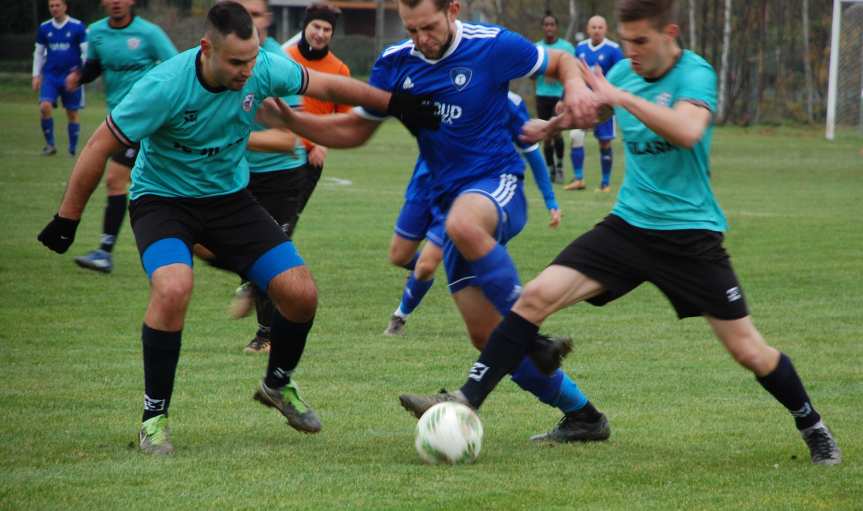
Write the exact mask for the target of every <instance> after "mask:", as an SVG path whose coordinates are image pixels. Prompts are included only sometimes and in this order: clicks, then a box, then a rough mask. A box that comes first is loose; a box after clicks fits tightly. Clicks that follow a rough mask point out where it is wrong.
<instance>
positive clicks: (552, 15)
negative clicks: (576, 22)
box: [542, 10, 560, 25]
mask: <svg viewBox="0 0 863 511" xmlns="http://www.w3.org/2000/svg"><path fill="white" fill-rule="evenodd" d="M545 18H551V19H553V20H554V24H555V25H558V24H560V22H559V21H557V16H555V15H554V13H553V12H551V11H550V10H549V11H545V14H543V15H542V22H543V23H545Z"/></svg>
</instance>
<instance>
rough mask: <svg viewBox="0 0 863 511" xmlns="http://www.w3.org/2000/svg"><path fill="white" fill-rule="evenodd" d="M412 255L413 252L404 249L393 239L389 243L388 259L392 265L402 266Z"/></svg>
mask: <svg viewBox="0 0 863 511" xmlns="http://www.w3.org/2000/svg"><path fill="white" fill-rule="evenodd" d="M412 257H413V252H411V251H410V250H406V249H405V247H404V246H403V244H402V243H399V242H397V241H393V242H392V243H390V250H389V259H390V263H392V265H393V266H399V267H403V266H404V265H406V264H408V263H409V262H410V261H411V258H412Z"/></svg>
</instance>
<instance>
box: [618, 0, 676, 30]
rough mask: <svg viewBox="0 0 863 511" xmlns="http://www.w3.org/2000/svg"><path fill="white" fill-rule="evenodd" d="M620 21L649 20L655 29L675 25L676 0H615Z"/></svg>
mask: <svg viewBox="0 0 863 511" xmlns="http://www.w3.org/2000/svg"><path fill="white" fill-rule="evenodd" d="M617 19H619V20H620V21H624V22H627V21H640V20H645V19H646V20H649V21H650V24H651V25H653V26H654V27H655V28H657V29H661V28H662V27H664V26H666V25H668V24H669V23H677V2H676V0H617Z"/></svg>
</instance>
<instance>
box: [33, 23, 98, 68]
mask: <svg viewBox="0 0 863 511" xmlns="http://www.w3.org/2000/svg"><path fill="white" fill-rule="evenodd" d="M86 42H87V27H85V26H84V24H83V23H81V21H80V20H76V19H75V18H72V17H67V18H66V21H64V22H63V23H60V24H58V23H57V22H56V21H54V20H53V19H50V20H48V21H46V22H44V23H42V24H41V25H39V31H38V32H37V33H36V51H37V52H39V51H44V52H45V66H44V67H43V68H42V73H44V74H50V75H55V76H65V75H67V74H69V71H71V70H72V69H74V68H76V67H81V64H82V54H83V53H85V52H86V45H85V43H86ZM40 46H41V48H40ZM36 71H37V70H34V75H35V74H36Z"/></svg>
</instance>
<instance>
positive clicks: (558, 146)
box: [554, 136, 563, 163]
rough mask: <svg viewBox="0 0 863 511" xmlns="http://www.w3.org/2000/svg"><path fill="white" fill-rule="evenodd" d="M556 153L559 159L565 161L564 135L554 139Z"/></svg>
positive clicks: (561, 161)
mask: <svg viewBox="0 0 863 511" xmlns="http://www.w3.org/2000/svg"><path fill="white" fill-rule="evenodd" d="M554 155H555V157H557V161H559V162H560V163H563V137H561V136H557V137H555V139H554Z"/></svg>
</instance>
